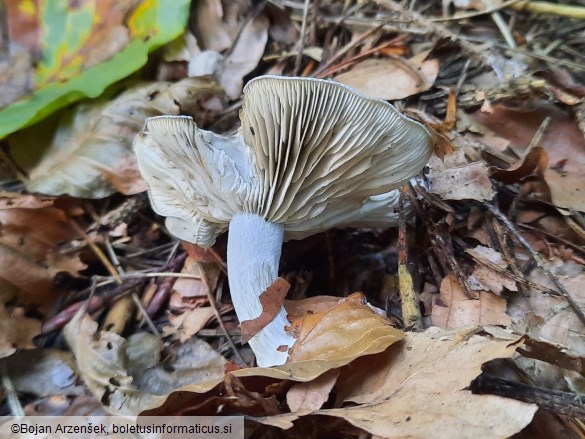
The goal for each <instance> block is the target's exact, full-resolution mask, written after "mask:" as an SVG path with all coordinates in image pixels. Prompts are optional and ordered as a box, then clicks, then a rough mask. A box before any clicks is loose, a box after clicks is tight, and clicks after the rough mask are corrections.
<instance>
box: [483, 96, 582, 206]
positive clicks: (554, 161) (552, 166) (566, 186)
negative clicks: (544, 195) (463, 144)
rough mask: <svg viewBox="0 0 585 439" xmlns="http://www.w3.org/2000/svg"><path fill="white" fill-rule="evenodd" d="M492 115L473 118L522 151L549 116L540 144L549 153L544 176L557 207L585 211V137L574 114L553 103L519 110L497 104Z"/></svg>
mask: <svg viewBox="0 0 585 439" xmlns="http://www.w3.org/2000/svg"><path fill="white" fill-rule="evenodd" d="M493 110H494V111H493V112H492V113H491V114H483V113H481V112H477V113H475V114H474V117H475V118H476V119H477V120H479V121H480V122H481V123H482V124H483V125H485V126H486V127H488V128H489V129H490V130H491V131H493V132H494V133H496V134H498V135H499V136H501V137H503V138H505V139H508V140H510V141H511V142H512V144H513V146H514V147H515V148H516V149H518V150H519V152H522V151H523V150H525V149H526V148H527V147H528V145H530V142H531V141H532V139H533V138H534V136H535V134H536V132H537V131H538V128H539V127H540V126H541V124H542V122H543V121H544V119H545V118H546V117H550V123H549V125H548V127H547V129H546V130H545V132H544V133H543V136H542V139H541V141H540V143H539V144H538V146H540V147H542V148H543V149H544V150H545V151H546V153H547V155H548V166H547V167H546V169H545V171H544V179H545V181H546V182H547V183H548V186H549V188H550V192H551V197H552V202H553V204H555V205H556V206H558V207H564V208H567V209H575V210H579V211H584V212H585V189H583V181H585V138H584V137H583V133H582V132H581V130H580V129H579V126H578V125H577V123H576V121H575V120H574V118H573V117H572V116H570V115H569V114H567V113H566V112H565V111H563V110H561V109H560V108H559V107H556V106H553V105H541V106H540V107H539V108H538V109H537V110H535V111H531V112H526V111H516V110H513V109H509V108H506V107H504V106H503V105H495V106H494V108H493Z"/></svg>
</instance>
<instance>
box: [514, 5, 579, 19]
mask: <svg viewBox="0 0 585 439" xmlns="http://www.w3.org/2000/svg"><path fill="white" fill-rule="evenodd" d="M512 8H513V9H515V10H516V11H529V12H534V13H535V14H553V15H561V16H563V17H571V18H577V19H580V20H583V19H585V8H584V7H583V6H577V5H562V4H558V3H549V2H535V1H532V0H531V1H523V2H520V3H518V4H516V5H513V7H512Z"/></svg>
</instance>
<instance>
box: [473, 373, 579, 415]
mask: <svg viewBox="0 0 585 439" xmlns="http://www.w3.org/2000/svg"><path fill="white" fill-rule="evenodd" d="M470 388H471V390H472V392H473V393H478V394H490V395H498V396H504V397H506V398H513V399H516V400H518V401H523V402H527V403H531V404H536V405H538V406H539V407H540V408H543V409H545V410H550V411H551V412H553V413H561V414H564V415H567V416H575V417H578V418H584V417H585V397H583V395H581V394H578V393H573V392H563V391H560V390H554V389H546V388H543V387H536V386H532V385H529V384H524V383H519V382H515V381H512V380H508V379H505V378H500V377H495V376H490V375H486V374H482V375H480V376H479V377H477V378H476V379H475V380H473V382H472V383H471V386H470Z"/></svg>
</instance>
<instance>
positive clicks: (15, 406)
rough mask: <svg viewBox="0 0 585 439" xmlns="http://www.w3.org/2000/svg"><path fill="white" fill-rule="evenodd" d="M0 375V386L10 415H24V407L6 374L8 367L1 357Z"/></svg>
mask: <svg viewBox="0 0 585 439" xmlns="http://www.w3.org/2000/svg"><path fill="white" fill-rule="evenodd" d="M0 376H2V387H3V388H4V393H5V396H6V400H7V402H8V407H10V412H11V413H12V416H25V413H24V408H23V407H22V404H21V403H20V400H19V399H18V394H17V393H16V389H15V388H14V384H13V383H12V380H11V379H10V375H9V374H8V368H7V367H6V363H5V362H4V360H3V359H0Z"/></svg>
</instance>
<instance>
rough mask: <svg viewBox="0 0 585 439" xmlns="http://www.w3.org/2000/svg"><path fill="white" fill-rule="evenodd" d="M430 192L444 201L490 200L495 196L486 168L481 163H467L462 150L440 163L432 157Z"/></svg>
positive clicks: (430, 164) (430, 162) (430, 163)
mask: <svg viewBox="0 0 585 439" xmlns="http://www.w3.org/2000/svg"><path fill="white" fill-rule="evenodd" d="M429 167H430V168H431V172H430V174H429V179H430V182H431V189H430V192H432V193H434V194H437V195H439V196H440V197H441V198H442V199H444V200H480V201H481V200H491V199H492V198H493V196H494V194H495V192H494V191H493V189H492V183H491V181H490V179H489V177H488V170H487V167H486V166H485V165H484V164H483V163H481V162H473V163H469V162H468V161H467V159H466V158H465V156H464V152H463V149H458V150H457V151H455V152H454V153H453V154H451V155H449V156H447V157H445V161H444V162H441V161H440V160H439V159H438V158H436V157H432V158H431V160H430V161H429Z"/></svg>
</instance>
